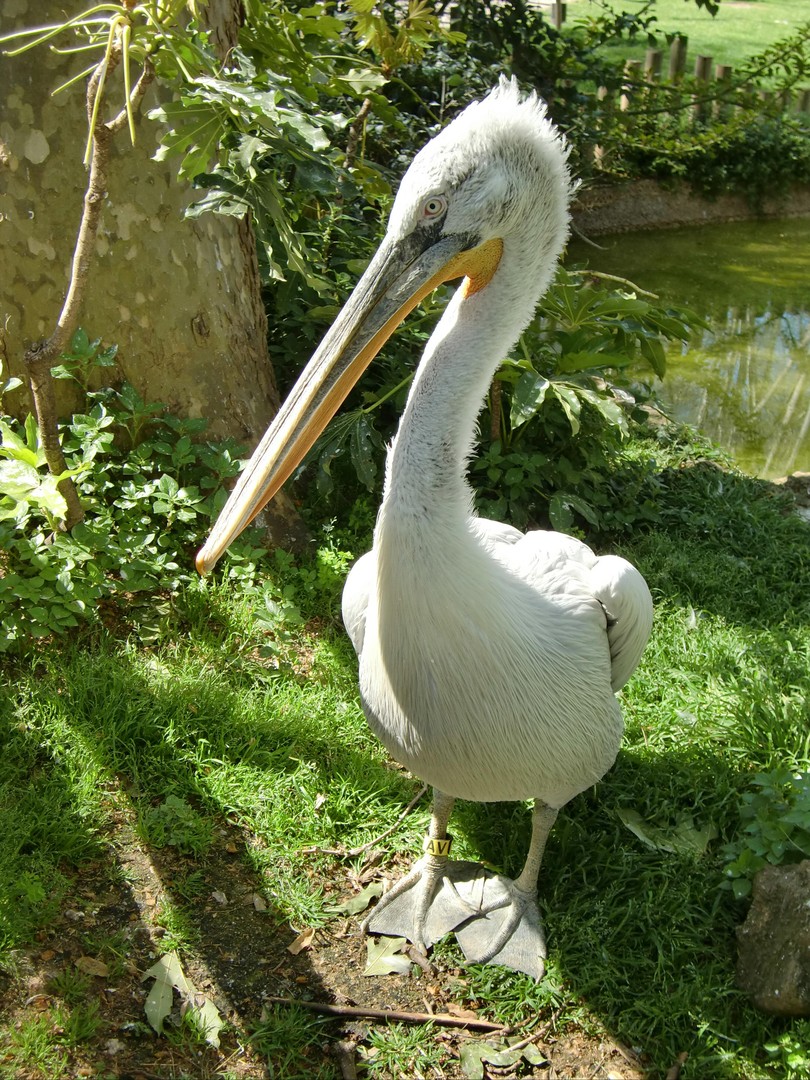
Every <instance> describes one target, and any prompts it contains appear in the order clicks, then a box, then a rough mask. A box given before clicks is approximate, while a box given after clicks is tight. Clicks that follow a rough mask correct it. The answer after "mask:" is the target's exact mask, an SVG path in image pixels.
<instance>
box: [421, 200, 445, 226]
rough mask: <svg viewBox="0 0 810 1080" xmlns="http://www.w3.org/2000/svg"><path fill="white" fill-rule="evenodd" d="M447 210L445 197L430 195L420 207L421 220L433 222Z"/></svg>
mask: <svg viewBox="0 0 810 1080" xmlns="http://www.w3.org/2000/svg"><path fill="white" fill-rule="evenodd" d="M446 209H447V197H446V196H445V195H431V196H430V198H429V199H425V204H424V206H423V207H422V218H423V219H424V220H425V221H435V220H436V218H440V217H441V216H442V214H443V213H444V212H445V210H446Z"/></svg>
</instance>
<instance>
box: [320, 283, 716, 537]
mask: <svg viewBox="0 0 810 1080" xmlns="http://www.w3.org/2000/svg"><path fill="white" fill-rule="evenodd" d="M440 302H441V298H440V297H439V298H434V299H433V301H432V303H431V309H430V315H429V316H428V315H423V317H422V319H421V320H420V319H418V318H417V319H416V321H415V324H413V323H406V324H405V327H404V328H403V330H404V333H400V334H398V335H397V337H396V338H395V339H394V340H393V341H392V342H391V343H389V346H388V347H387V348H386V351H385V355H384V357H383V359H382V361H381V362H380V363H378V364H374V365H372V366H371V368H370V369H369V371H368V372H367V373H366V375H365V376H364V378H363V379H362V380H361V382H360V384H359V386H358V388H357V389H356V390H355V391H354V395H353V397H351V398H350V399H349V406H348V409H347V411H345V412H343V413H341V414H340V415H339V416H338V417H336V418H335V420H333V422H332V423H331V424H330V425H329V427H328V428H327V430H326V431H325V432H324V434H323V436H322V437H321V438H320V440H319V441H318V443H317V444H316V445H315V447H314V448H313V450H312V451H311V452H310V454H309V456H308V458H307V461H306V462H305V465H304V470H303V475H305V476H306V475H311V476H312V477H313V479H314V487H315V491H312V489H310V490H311V494H312V497H313V498H315V497H316V496H318V497H320V499H321V501H322V507H324V508H325V509H327V510H331V511H333V512H338V511H340V513H341V514H342V512H343V510H344V509H345V508H346V506H347V505H350V504H352V502H353V500H355V499H356V497H357V493H358V487H359V488H360V489H361V490H362V489H365V490H366V491H369V492H373V493H374V496H375V497H378V493H379V487H380V483H381V477H382V459H383V455H384V452H385V449H384V448H385V445H386V444H387V443H388V442H389V441H390V439H391V437H392V435H393V433H394V430H395V428H396V425H397V423H398V422H399V415H400V414H401V411H402V405H403V403H404V398H405V394H406V392H407V387H408V385H409V383H410V380H411V377H412V376H411V372H412V370H413V367H414V362H415V356H414V354H416V355H418V354H419V353H420V352H421V349H422V346H423V344H424V340H425V338H426V336H427V327H426V326H425V322H426V321H427V320H428V318H432V316H433V315H434V313H435V311H436V309H437V308H438V306H439V304H440ZM701 325H703V324H702V322H701V320H700V319H699V318H698V317H697V316H696V315H694V313H692V312H689V311H685V310H674V309H671V308H668V307H665V306H663V305H661V304H660V303H658V302H657V300H656V298H653V297H650V296H645V295H642V292H641V290H637V289H635V288H634V287H633V286H632V285H631V283H629V282H624V283H621V282H615V281H608V280H603V279H602V278H600V276H599V274H598V273H595V272H590V271H587V272H586V271H582V272H579V271H578V272H566V271H563V270H561V271H560V272H559V273H558V276H557V279H556V281H555V282H554V284H553V285H552V287H551V288H550V289H549V291H548V293H547V294H546V296H545V297H544V298H543V300H542V301H541V303H540V307H539V310H538V316H537V318H536V319H535V321H534V323H533V324H532V326H531V327H530V328H529V329H528V330H527V332H526V333H525V334H524V335H523V337H522V338H521V340H520V342H519V343H518V345H517V347H516V349H515V351H514V353H513V354H512V355H511V356H509V357H507V358H506V359H505V360H504V362H503V364H502V366H501V368H500V370H499V371H498V373H497V375H496V377H495V383H494V387H493V392H492V393H491V395H490V400H489V402H488V403H487V405H486V407H485V409H484V412H483V414H482V421H481V432H482V434H481V436H480V438H479V443H478V446H477V448H476V453H475V455H474V458H473V463H472V466H471V473H470V479H471V482H472V485H473V487H474V488H475V489H476V490H477V492H478V506H479V509H480V510H481V511H482V512H483V513H485V514H487V515H488V516H491V517H495V518H502V519H507V520H509V521H511V522H512V523H513V524H515V525H516V526H518V527H520V528H522V527H524V526H526V525H527V524H529V523H549V522H550V523H551V524H552V525H553V526H554V527H555V528H558V529H562V530H566V531H572V530H576V529H577V528H580V527H581V526H582V524H583V523H587V524H588V525H590V526H592V527H594V528H597V529H603V530H605V529H608V528H619V529H622V528H625V527H629V526H632V525H633V524H634V523H640V522H648V521H650V520H652V519H653V517H654V509H653V506H652V503H651V501H650V498H649V495H644V494H642V488H643V486H644V483H645V477H646V476H647V475H648V470H647V469H646V468H645V466H644V463H643V462H640V461H639V462H636V463H633V462H630V461H623V462H622V463H621V465H620V464H619V456H620V452H621V448H622V445H623V442H624V440H625V439H626V436H627V435H628V432H629V429H630V425H631V424H632V423H633V422H634V421H644V422H646V420H647V413H646V412H645V411H644V410H643V409H642V408H641V407H640V406H641V405H642V404H643V402H644V401H645V400H646V399H647V398H648V397H649V396H650V391H649V387H648V386H647V385H646V383H645V382H644V378H643V375H646V374H647V372H649V375H650V376H652V375H663V373H664V370H665V363H666V362H665V352H664V346H665V343H666V342H667V341H671V340H685V339H686V338H688V336H689V334H690V332H691V329H692V328H694V327H697V326H701ZM358 399H360V400H359V402H358ZM307 465H309V466H310V467H311V473H309V474H308V473H307V471H306V469H307ZM338 480H339V482H337V481H338ZM619 488H624V490H625V496H624V497H622V498H619V497H618V492H619ZM338 502H339V503H340V505H339V506H338ZM617 507H622V508H623V509H622V510H620V511H619V510H617V509H616V508H617Z"/></svg>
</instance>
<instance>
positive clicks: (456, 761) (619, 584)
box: [198, 80, 652, 978]
mask: <svg viewBox="0 0 810 1080" xmlns="http://www.w3.org/2000/svg"><path fill="white" fill-rule="evenodd" d="M571 189H572V186H571V182H570V179H569V175H568V169H567V151H566V148H565V146H564V143H563V141H562V139H561V137H560V136H559V135H558V134H557V132H556V131H555V130H554V128H553V127H552V125H551V124H550V123H549V121H548V120H547V119H546V116H545V110H544V107H543V106H542V105H541V104H540V103H539V102H538V101H537V99H536V98H534V97H533V96H532V97H530V98H528V99H525V100H521V98H520V94H519V92H518V89H517V86H516V84H515V83H514V82H513V83H508V82H506V81H505V80H502V82H501V84H500V86H499V87H498V88H496V90H495V91H493V93H491V94H490V95H489V97H487V98H486V99H485V100H484V101H482V102H478V103H474V104H473V105H471V106H469V107H468V108H467V109H466V110H465V111H464V113H462V114H461V116H459V117H458V118H456V120H454V121H453V122H452V124H450V125H449V127H447V128H446V129H445V130H444V131H442V132H441V133H440V134H439V135H438V136H437V137H436V138H435V139H433V140H432V141H431V142H430V143H429V144H428V145H427V146H426V147H425V148H424V149H423V150H422V151H421V152H420V153H419V154H418V155H417V157H416V158H415V159H414V162H413V164H412V165H411V167H410V168H409V170H408V172H407V173H406V175H405V177H404V179H403V181H402V184H401V186H400V190H399V193H398V195H397V199H396V201H395V204H394V207H393V210H392V213H391V218H390V221H389V225H388V231H387V234H386V237H385V239H384V240H383V243H382V244H381V246H380V250H379V251H378V253H377V255H376V256H375V258H374V260H373V261H372V263H371V265H370V266H369V268H368V270H367V271H366V273H365V274H364V275H363V278H362V279H361V281H360V282H359V283H358V285H357V287H356V288H355V290H354V292H353V294H352V296H351V297H350V299H349V301H348V302H347V304H346V306H345V307H344V308H343V310H342V312H341V313H340V315H339V316H338V319H337V320H336V322H335V324H334V326H333V327H332V329H331V330H330V332H329V334H327V336H326V338H325V339H324V341H323V342H322V344H321V346H320V347H319V349H318V351H317V352H316V353H315V355H314V356H313V359H312V360H311V361H310V363H309V365H308V366H307V368H306V370H305V371H304V373H303V374H302V376H301V377H300V379H299V381H298V383H297V384H296V386H295V388H294V389H293V391H292V393H291V394H290V396H289V397H288V399H287V401H286V402H285V403H284V405H283V406H282V408H281V410H280V411H279V415H278V417H277V418H276V420H274V422H273V425H271V428H270V429H269V431H268V433H267V435H266V436H265V438H264V439H263V440H262V443H261V444H260V446H259V447H258V449H257V451H256V452H255V454H254V456H253V458H252V459H251V461H250V463H249V465H248V468H247V470H246V472H245V473H244V474H243V476H242V477H241V478H240V481H239V484H238V486H237V488H236V489H235V491H234V493H233V495H232V496H231V498H230V500H229V502H228V504H227V506H226V507H225V509H224V511H223V513H222V515H221V517H220V519H219V521H218V522H217V524H216V526H215V528H214V530H213V532H212V535H211V537H210V538H209V541H208V542H207V544H206V546H205V548H204V549H203V551H202V552H201V555H200V557H199V559H198V564H199V565H200V566H201V569H203V570H205V569H207V568H208V567H210V566H211V565H212V564H213V562H215V561H216V558H217V557H218V555H219V554H220V553H221V552H222V551H223V550H224V548H225V547H226V546H227V544H228V542H230V540H231V539H232V538H233V536H234V535H236V534H237V533H238V532H239V531H240V530H241V528H243V527H244V525H245V524H247V522H248V521H249V520H250V519H251V517H252V516H254V515H255V513H256V512H257V510H258V509H260V507H261V506H262V505H263V504H264V502H266V501H267V499H268V498H269V497H271V496H272V494H273V493H274V492H275V491H276V490H278V487H280V485H281V483H283V480H284V479H285V478H286V476H288V475H290V473H291V472H292V470H293V469H294V467H295V465H296V464H297V462H298V461H300V459H301V457H302V456H303V453H304V452H305V450H306V448H307V446H309V445H311V444H312V441H313V440H314V438H315V436H316V434H317V431H318V430H320V429H322V427H323V426H324V424H325V423H326V422H327V421H328V419H329V417H330V416H331V415H332V414H333V413H334V411H335V410H336V408H337V407H338V405H339V403H340V400H342V397H343V396H345V394H346V393H347V392H348V389H349V388H350V386H351V385H352V383H353V381H354V380H355V379H356V378H357V377H358V374H359V372H360V371H361V370H362V369H363V368H364V367H365V366H366V364H367V363H368V362H369V361H370V359H371V358H372V357H373V356H374V354H375V353H376V352H377V350H378V349H379V348H380V346H381V344H382V343H383V342H384V340H385V339H386V338H387V337H388V335H389V334H390V333H391V332H392V330H393V329H394V328H395V326H396V325H397V324H398V322H399V321H400V320H401V319H402V318H403V317H404V316H405V315H406V314H407V313H408V311H409V310H411V309H412V307H413V306H414V305H415V303H417V302H418V300H419V299H420V298H421V297H423V296H424V295H426V294H427V292H429V291H430V290H431V289H432V288H435V286H436V285H437V284H438V283H439V282H441V281H444V280H447V279H450V278H453V277H458V276H462V275H463V276H464V277H465V280H464V283H463V284H462V286H461V287H460V288H459V289H458V290H457V291H456V293H455V295H454V296H453V298H452V300H451V301H450V303H449V305H448V307H447V309H446V311H445V313H444V315H443V317H442V319H441V320H440V322H439V325H438V326H437V328H436V330H435V332H434V333H433V335H432V336H431V338H430V341H429V342H428V345H427V347H426V350H425V353H424V356H423V358H422V361H421V363H420V364H419V367H418V370H417V372H416V375H415V378H414V382H413V386H412V387H411V392H410V395H409V397H408V402H407V405H406V408H405V412H404V415H403V418H402V422H401V424H400V428H399V432H398V434H397V437H396V440H395V442H394V444H393V446H392V448H391V451H390V453H389V457H388V465H387V472H386V482H385V491H384V496H383V502H382V506H381V508H380V513H379V518H378V521H377V527H376V530H375V535H374V545H373V549H372V551H371V552H370V553H369V554H368V555H366V556H364V557H363V558H362V559H361V560H360V561H359V562H358V563H357V564H356V566H355V567H354V568H353V569H352V571H351V573H350V575H349V578H348V581H347V584H346V588H345V591H344V598H343V611H344V621H345V624H346V627H347V630H348V632H349V634H350V636H351V639H352V642H353V644H354V647H355V649H356V651H357V654H358V657H359V666H360V693H361V698H362V701H363V706H364V709H365V712H366V716H367V717H368V721H369V724H370V725H371V727H372V729H373V730H374V732H375V733H376V734H377V735H378V736H379V738H380V739H381V740H382V742H383V743H384V744H385V746H386V747H387V748H388V750H389V751H390V752H391V754H392V755H393V756H394V757H395V758H396V759H397V761H399V762H401V763H402V764H403V765H405V766H406V767H407V768H409V769H410V770H411V771H412V772H414V773H415V774H416V775H417V776H419V777H421V778H423V779H424V780H426V781H427V782H429V783H430V784H432V785H433V786H434V792H435V794H434V806H433V815H432V820H431V827H430V834H429V838H428V847H427V855H426V856H425V857H424V858H423V859H421V860H419V862H418V863H417V864H416V865H415V867H414V869H413V870H412V871H411V873H410V874H408V875H407V876H406V877H405V878H403V879H402V880H401V881H400V882H399V883H398V884H397V885H396V886H394V888H393V889H392V890H391V891H390V892H389V893H388V894H386V895H385V896H384V897H383V898H382V900H381V901H380V902H379V904H378V905H377V908H376V909H375V910H374V912H373V914H372V916H371V917H370V919H369V920H368V923H367V925H368V928H370V929H371V930H372V931H375V932H377V931H378V932H383V933H396V934H404V935H405V936H407V937H408V938H410V940H412V941H413V942H414V943H416V944H417V945H419V946H422V947H425V946H429V945H430V944H432V943H433V942H434V941H436V940H438V939H439V938H440V937H441V936H443V934H444V933H446V932H448V931H449V930H455V933H456V936H457V938H458V940H459V942H460V943H461V945H462V948H463V949H464V951H465V953H466V955H467V956H468V958H469V959H472V960H479V961H489V960H495V961H497V962H500V963H505V964H508V965H510V966H512V967H515V968H517V969H519V970H522V971H528V972H530V973H532V974H534V975H535V976H536V977H538V978H539V977H540V975H541V974H542V972H543V959H544V957H545V943H544V939H543V935H542V931H541V929H540V922H539V915H538V912H537V905H536V900H535V897H536V890H537V877H538V872H539V867H540V862H541V858H542V854H543V849H544V846H545V842H546V838H547V836H548V833H549V830H550V828H551V826H552V824H553V822H554V819H555V817H556V814H557V810H558V809H559V808H560V807H561V806H563V805H564V804H565V803H567V802H568V801H569V800H570V799H572V798H573V797H574V796H575V795H577V794H578V793H579V792H581V791H583V790H584V789H585V788H587V787H589V786H590V785H592V784H594V783H595V782H596V781H598V780H599V779H600V778H601V777H602V776H603V775H604V773H605V772H606V771H607V770H608V769H609V768H610V766H611V765H612V763H613V761H614V760H615V757H616V754H617V752H618V749H619V745H620V741H621V736H622V718H621V712H620V709H619V705H618V703H617V701H616V698H615V691H616V690H617V689H619V687H620V686H621V685H623V683H624V682H625V681H626V680H627V678H628V677H629V676H630V674H631V673H632V671H633V669H634V668H635V666H636V664H637V663H638V660H639V658H640V656H641V652H642V650H643V648H644V645H645V643H646V640H647V637H648V635H649V631H650V626H651V621H652V604H651V600H650V595H649V591H648V589H647V586H646V585H645V583H644V580H643V578H642V577H641V575H640V574H639V573H638V571H636V570H635V569H634V568H633V567H632V566H631V565H630V564H629V563H627V562H625V561H624V560H623V559H620V558H617V557H615V556H605V557H601V558H600V557H597V556H596V555H594V554H593V553H592V552H591V550H590V549H589V548H587V547H586V546H585V545H584V544H582V543H580V542H579V541H577V540H574V539H572V538H571V537H568V536H564V535H561V534H558V533H553V532H531V533H528V534H526V535H525V536H524V535H522V534H521V533H520V532H518V531H517V530H516V529H513V528H511V527H509V526H507V525H501V524H498V523H496V522H492V521H487V520H485V519H481V518H478V517H477V516H476V515H475V513H474V512H473V509H472V493H471V491H470V488H469V486H468V484H467V482H466V479H465V474H466V467H467V460H468V457H469V453H470V449H471V446H472V440H473V433H474V431H475V425H476V421H477V417H478V413H479V411H480V409H481V406H482V403H483V401H484V398H485V395H486V393H487V389H488V387H489V384H490V381H491V379H492V376H493V374H494V372H495V370H496V369H497V367H498V366H499V364H500V362H501V360H502V358H503V357H504V356H505V355H506V354H507V352H508V350H509V349H510V348H511V346H512V345H513V343H514V342H515V341H516V339H517V338H518V336H519V334H520V333H521V332H522V330H523V329H524V328H525V326H526V325H527V323H528V322H529V320H530V319H531V317H532V314H533V312H534V309H535V306H536V304H537V301H538V299H539V298H540V296H541V295H542V293H543V292H544V290H545V289H546V288H547V286H548V284H549V282H550V280H551V277H552V275H553V273H554V269H555V266H556V262H557V258H558V256H559V253H560V251H561V249H562V247H563V245H564V243H565V239H566V237H567V233H568V201H569V197H570V192H571ZM455 798H463V799H472V800H477V801H491V800H512V799H514V800H523V799H533V800H534V814H533V828H532V840H531V844H530V848H529V854H528V857H527V859H526V864H525V866H524V869H523V872H522V873H521V874H520V875H519V877H518V878H517V879H516V880H515V881H510V880H509V879H506V878H502V877H500V876H497V875H491V874H489V873H485V872H483V871H482V870H481V869H480V868H479V867H476V866H474V865H473V864H469V863H455V862H451V861H449V860H448V858H447V854H448V849H449V840H447V839H446V832H445V830H446V825H447V821H448V818H449V815H450V811H451V809H452V805H453V800H454V799H455Z"/></svg>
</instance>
